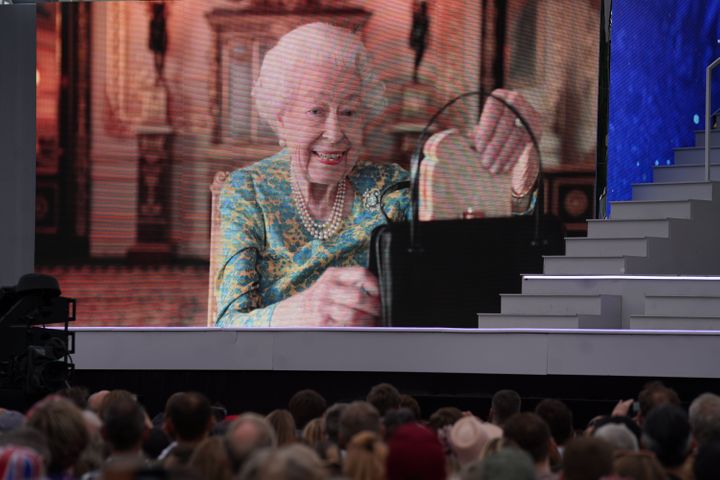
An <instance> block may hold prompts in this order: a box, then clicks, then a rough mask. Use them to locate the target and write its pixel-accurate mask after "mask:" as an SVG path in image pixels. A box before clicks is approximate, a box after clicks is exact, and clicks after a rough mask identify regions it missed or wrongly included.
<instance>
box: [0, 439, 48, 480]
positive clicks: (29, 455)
mask: <svg viewBox="0 0 720 480" xmlns="http://www.w3.org/2000/svg"><path fill="white" fill-rule="evenodd" d="M0 478H2V479H8V480H15V479H17V480H43V479H45V478H46V477H45V463H44V462H43V458H42V457H41V456H40V454H39V453H38V452H36V451H35V450H32V449H31V448H27V447H19V446H15V445H8V446H4V447H0Z"/></svg>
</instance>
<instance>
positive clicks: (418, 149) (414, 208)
mask: <svg viewBox="0 0 720 480" xmlns="http://www.w3.org/2000/svg"><path fill="white" fill-rule="evenodd" d="M475 95H477V96H479V97H480V99H481V100H485V99H487V98H488V97H492V98H494V99H495V100H497V101H498V102H500V103H501V104H503V105H504V106H505V107H506V108H507V109H509V110H510V111H511V112H512V113H513V114H515V117H517V119H518V120H520V123H522V125H523V126H524V127H525V129H526V130H527V132H528V134H530V140H531V141H532V143H533V146H534V148H535V150H536V151H537V155H538V175H537V179H536V180H535V184H536V188H535V189H536V191H537V192H538V193H537V199H536V203H535V212H534V213H535V236H534V241H535V242H539V241H540V223H541V217H542V209H543V204H542V200H543V168H542V158H541V155H540V144H539V143H538V141H537V137H536V136H535V132H533V129H532V127H530V123H529V122H528V121H527V120H526V119H525V117H523V115H522V114H521V113H520V112H519V111H518V109H517V108H516V107H515V106H514V105H513V104H512V103H510V102H508V101H507V100H505V99H504V98H502V97H501V96H499V95H495V94H494V93H486V92H484V91H483V90H474V91H472V92H466V93H463V94H461V95H458V96H457V97H455V98H452V99H450V100H449V101H448V102H447V103H446V104H445V105H443V106H442V107H441V108H440V109H439V110H438V111H437V112H435V114H434V115H433V116H432V117H431V118H430V120H429V121H428V122H427V124H426V125H425V128H423V130H422V132H420V136H419V137H418V140H417V143H416V145H415V151H414V152H413V155H412V158H411V160H410V207H411V212H412V214H411V219H410V252H422V245H421V244H420V238H419V237H420V236H419V235H418V232H417V230H418V227H419V223H420V220H419V211H420V209H419V202H420V199H419V197H420V195H419V186H420V164H421V163H422V161H423V159H424V158H425V156H424V154H423V147H424V145H425V142H426V141H427V139H428V137H429V134H430V127H432V125H433V124H434V123H435V121H436V120H437V119H438V117H440V115H442V114H443V113H444V112H445V110H447V109H448V108H450V107H451V106H452V105H453V104H454V103H456V102H457V101H458V100H461V99H463V98H466V97H471V96H475ZM531 191H532V189H531Z"/></svg>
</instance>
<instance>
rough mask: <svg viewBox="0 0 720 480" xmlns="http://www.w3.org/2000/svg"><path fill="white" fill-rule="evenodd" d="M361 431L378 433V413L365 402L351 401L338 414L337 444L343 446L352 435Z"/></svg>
mask: <svg viewBox="0 0 720 480" xmlns="http://www.w3.org/2000/svg"><path fill="white" fill-rule="evenodd" d="M362 431H368V432H375V433H380V414H379V413H378V411H377V409H376V408H375V407H373V406H372V405H370V404H369V403H367V402H361V401H356V402H352V403H351V404H349V405H348V406H347V407H346V408H345V409H344V410H343V412H342V414H341V415H340V428H339V432H338V439H339V442H340V443H339V444H338V445H340V447H341V448H345V446H346V445H347V443H348V442H349V441H350V439H351V438H352V437H353V435H355V434H357V433H360V432H362Z"/></svg>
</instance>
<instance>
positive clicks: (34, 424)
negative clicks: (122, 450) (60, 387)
mask: <svg viewBox="0 0 720 480" xmlns="http://www.w3.org/2000/svg"><path fill="white" fill-rule="evenodd" d="M27 425H28V427H31V428H34V429H36V430H38V431H40V433H42V434H43V435H44V436H45V439H46V440H47V445H48V449H49V450H50V463H49V465H48V473H49V474H52V475H56V474H62V473H65V472H68V471H70V470H71V468H72V467H73V465H75V462H76V461H77V459H78V458H80V454H81V453H82V451H83V450H84V449H85V447H86V446H87V444H88V440H89V438H88V431H87V428H86V427H85V420H84V419H83V416H82V412H81V411H80V409H79V408H77V407H76V406H75V404H73V403H72V402H70V401H69V400H66V399H64V398H61V397H48V398H47V399H45V400H43V401H41V402H40V403H38V404H36V405H35V406H34V407H33V408H32V409H31V411H30V413H29V414H28V421H27Z"/></svg>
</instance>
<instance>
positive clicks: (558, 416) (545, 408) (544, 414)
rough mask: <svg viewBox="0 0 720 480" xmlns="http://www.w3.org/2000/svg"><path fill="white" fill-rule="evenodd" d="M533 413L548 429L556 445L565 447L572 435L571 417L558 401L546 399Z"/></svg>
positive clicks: (564, 406)
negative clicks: (543, 421)
mask: <svg viewBox="0 0 720 480" xmlns="http://www.w3.org/2000/svg"><path fill="white" fill-rule="evenodd" d="M535 413H536V414H537V415H538V416H540V418H542V419H543V420H545V423H547V424H548V427H550V434H551V435H552V437H553V440H555V443H556V444H557V445H565V444H566V443H567V442H568V441H569V440H570V439H571V438H572V437H573V435H574V433H575V429H574V427H573V415H572V412H571V411H570V409H569V408H568V406H567V405H565V404H564V403H563V402H561V401H560V400H555V399H552V398H546V399H545V400H543V401H541V402H540V403H538V405H537V407H535Z"/></svg>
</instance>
